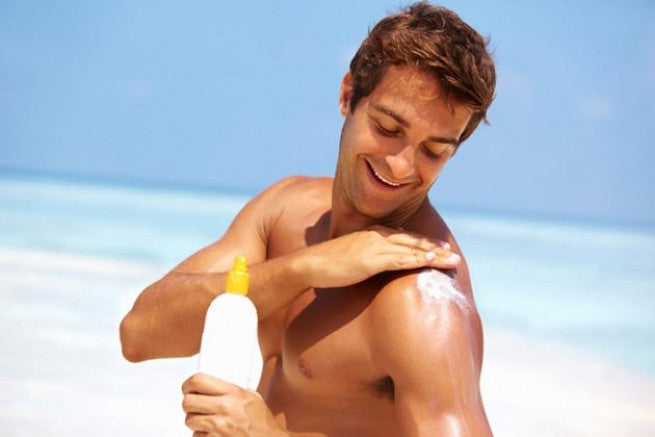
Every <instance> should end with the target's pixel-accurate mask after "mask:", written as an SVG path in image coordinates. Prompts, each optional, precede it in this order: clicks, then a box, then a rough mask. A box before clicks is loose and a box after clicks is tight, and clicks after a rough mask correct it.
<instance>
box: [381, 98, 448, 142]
mask: <svg viewBox="0 0 655 437" xmlns="http://www.w3.org/2000/svg"><path fill="white" fill-rule="evenodd" d="M371 106H372V107H373V109H375V110H376V111H379V112H382V113H383V114H386V115H388V116H389V117H391V118H393V119H395V120H396V121H397V122H398V123H399V124H400V125H401V126H403V127H408V126H409V123H408V122H407V120H405V119H404V118H403V117H402V116H401V115H400V114H398V113H397V112H396V111H394V110H393V109H391V108H389V107H387V106H384V105H381V104H379V103H374V104H373V105H371ZM428 139H429V140H430V141H434V142H435V143H443V144H452V145H453V146H455V147H457V145H459V140H458V139H457V138H450V137H435V136H431V137H428Z"/></svg>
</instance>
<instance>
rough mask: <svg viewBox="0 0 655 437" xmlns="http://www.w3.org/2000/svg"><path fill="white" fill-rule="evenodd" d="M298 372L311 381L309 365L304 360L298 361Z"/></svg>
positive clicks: (311, 374)
mask: <svg viewBox="0 0 655 437" xmlns="http://www.w3.org/2000/svg"><path fill="white" fill-rule="evenodd" d="M298 370H300V373H302V374H303V375H304V376H305V377H306V378H308V379H312V378H313V377H314V374H313V373H312V368H311V367H309V363H308V362H307V360H305V359H304V358H301V359H299V360H298Z"/></svg>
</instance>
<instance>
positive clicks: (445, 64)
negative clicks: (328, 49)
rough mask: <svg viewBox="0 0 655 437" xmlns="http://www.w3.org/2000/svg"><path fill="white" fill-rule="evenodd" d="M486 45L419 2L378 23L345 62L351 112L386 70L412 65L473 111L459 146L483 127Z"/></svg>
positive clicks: (488, 92)
mask: <svg viewBox="0 0 655 437" xmlns="http://www.w3.org/2000/svg"><path fill="white" fill-rule="evenodd" d="M487 45H488V41H487V40H485V39H484V38H482V36H480V34H478V33H477V32H476V31H475V30H474V29H473V28H472V27H471V26H469V25H468V24H466V23H465V22H464V21H462V19H461V18H459V16H457V14H455V13H454V12H452V11H451V10H449V9H446V8H443V7H440V6H436V5H432V4H430V3H428V2H423V1H422V2H418V3H414V4H413V5H411V6H409V7H407V8H404V9H402V10H401V11H400V12H399V13H397V14H393V15H389V16H388V17H386V18H383V19H382V20H381V21H380V22H379V23H378V24H376V25H375V27H373V29H372V30H370V31H369V34H368V36H367V37H366V39H365V40H364V41H363V42H362V45H361V46H360V47H359V50H358V51H357V53H356V54H355V56H354V57H353V59H352V61H351V62H350V72H351V74H352V77H353V87H354V89H353V95H352V99H351V102H350V110H351V111H354V110H355V107H356V106H357V103H358V102H359V100H361V99H362V98H363V97H366V96H368V95H369V94H371V93H372V92H373V89H374V88H375V86H376V85H377V84H378V83H379V82H380V80H381V79H382V77H383V76H384V73H385V72H386V71H387V69H388V68H389V66H392V65H395V66H405V65H413V66H416V67H418V68H419V69H420V70H421V71H424V72H426V73H428V74H429V75H431V76H432V77H434V78H435V79H436V80H437V81H438V82H439V85H440V86H441V88H442V89H443V91H444V93H445V95H446V97H447V98H450V97H452V98H454V99H455V100H456V101H458V102H461V103H464V104H465V105H467V106H468V107H470V108H471V109H473V115H472V116H471V120H470V121H469V124H468V125H467V126H466V129H465V130H464V132H463V133H462V137H461V138H460V143H461V142H463V141H464V140H466V139H467V138H468V137H469V136H470V135H471V134H472V133H473V131H474V130H475V129H476V127H477V126H478V124H480V121H484V122H485V123H487V117H486V114H487V108H489V106H490V105H491V102H492V101H493V99H494V88H495V86H496V71H495V69H494V63H493V60H492V59H491V55H490V54H489V52H487Z"/></svg>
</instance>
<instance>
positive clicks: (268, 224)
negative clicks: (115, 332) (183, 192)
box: [121, 3, 495, 437]
mask: <svg viewBox="0 0 655 437" xmlns="http://www.w3.org/2000/svg"><path fill="white" fill-rule="evenodd" d="M494 86H495V72H494V67H493V62H492V60H491V58H490V56H489V54H488V53H487V50H486V43H485V41H484V40H483V39H482V38H481V37H480V36H479V35H478V34H477V33H476V32H475V31H474V30H473V29H471V28H470V27H469V26H468V25H466V24H465V23H463V22H462V21H461V20H460V19H459V17H457V16H456V15H455V14H454V13H453V12H451V11H448V10H446V9H443V8H439V7H436V6H432V5H430V4H427V3H417V4H415V5H412V6H411V7H409V8H407V9H405V10H403V11H401V12H400V13H398V14H396V15H392V16H389V17H387V18H385V19H383V20H382V21H381V22H380V23H378V24H377V25H376V26H375V28H374V29H373V30H372V31H371V32H370V34H369V36H368V37H367V38H366V40H365V41H364V42H363V43H362V46H361V47H360V49H359V51H358V52H357V54H356V55H355V57H354V58H353V60H352V62H351V65H350V71H349V72H348V73H347V74H346V75H345V77H344V78H343V82H342V84H341V89H340V92H339V108H340V111H341V113H342V114H343V116H344V117H345V121H344V125H343V130H342V134H341V140H340V152H339V158H338V163H337V170H336V174H335V177H334V179H331V178H309V177H291V178H287V179H284V180H282V181H279V182H277V183H276V184H274V185H272V186H271V187H269V188H268V189H266V190H265V191H263V192H262V193H260V194H259V195H258V196H257V197H255V198H254V199H253V200H251V201H250V202H249V203H248V204H247V205H246V206H245V207H244V208H243V210H242V211H241V212H240V213H239V214H238V215H237V217H236V218H235V220H234V222H233V223H232V224H231V226H230V227H229V229H228V230H227V231H226V233H225V235H224V236H223V237H222V238H221V239H220V240H218V241H217V242H215V243H213V244H211V245H209V246H208V247H205V248H204V249H201V250H200V251H198V252H197V253H195V254H194V255H192V256H190V257H189V258H187V259H186V260H184V261H183V262H182V263H181V264H179V265H178V266H177V267H175V268H174V269H173V270H172V271H171V272H170V273H168V274H167V275H166V276H164V277H163V278H162V279H161V280H159V281H158V282H156V283H154V284H152V285H151V286H149V287H148V288H147V289H146V290H144V291H143V292H142V293H141V295H140V296H139V297H138V299H137V301H136V302H135V304H134V307H133V309H132V310H131V311H130V313H129V314H128V315H127V316H126V317H125V319H124V321H123V323H122V324H121V341H122V345H123V353H124V355H125V357H126V358H127V359H129V360H131V361H141V360H145V359H150V358H159V357H180V356H190V355H192V354H195V353H197V352H198V351H199V347H200V338H201V333H202V328H203V322H204V316H205V312H206V310H207V307H208V306H209V304H210V302H211V301H212V299H213V298H214V297H216V296H217V295H218V294H219V293H220V292H221V291H222V290H223V286H224V278H225V272H226V271H227V270H228V269H229V268H230V267H231V264H232V262H233V259H234V257H235V256H236V255H245V256H246V257H247V259H248V260H249V271H250V275H251V285H250V293H249V296H250V297H251V299H252V300H253V302H254V304H255V306H256V307H257V310H258V313H259V318H260V321H259V323H260V325H259V337H260V346H261V351H262V355H263V358H264V362H265V368H264V373H263V376H262V381H261V384H260V386H259V389H258V393H255V392H251V391H248V390H244V389H240V388H239V387H236V386H233V385H231V384H228V383H227V382H224V381H221V380H218V379H215V378H212V377H210V376H208V375H202V374H197V375H194V376H192V377H191V378H189V379H188V380H187V381H186V382H185V383H184V385H183V392H184V394H185V396H184V401H183V408H184V410H185V412H186V413H187V419H186V424H187V426H188V427H189V428H191V429H192V430H193V431H195V432H194V436H195V435H198V436H200V435H208V436H228V435H229V436H233V435H243V436H246V435H248V436H278V435H279V436H289V435H291V436H330V437H347V436H358V437H361V436H436V435H438V436H489V435H491V431H490V429H489V425H488V423H487V419H486V416H485V412H484V408H483V405H482V400H481V397H480V392H479V377H480V370H481V362H482V328H481V323H480V319H479V316H478V313H477V311H476V309H475V304H474V301H473V295H472V292H471V285H470V280H469V274H468V270H467V267H466V263H465V261H464V259H463V258H462V257H461V256H459V255H457V252H460V250H459V247H458V246H457V243H456V242H455V239H454V238H453V236H452V234H451V233H450V231H449V230H448V228H447V226H446V224H445V223H444V221H443V220H442V219H441V217H440V216H439V214H438V213H437V211H436V210H435V209H434V208H433V207H432V206H431V205H430V203H429V201H428V198H427V194H428V190H429V189H430V187H431V186H432V184H433V183H434V182H435V181H436V179H437V177H438V176H439V173H440V172H441V170H442V168H443V166H444V165H445V164H446V162H447V161H448V159H449V158H450V157H451V156H452V155H453V154H454V153H455V151H456V150H457V148H458V147H459V145H460V144H461V143H462V142H463V141H464V140H465V139H466V138H468V137H469V136H470V135H471V133H472V132H473V131H474V130H475V128H476V127H477V125H478V124H479V122H480V121H482V120H484V119H485V114H486V110H487V108H488V107H489V105H490V104H491V101H492V100H493V93H494ZM435 269H441V270H442V271H445V272H447V273H448V275H446V274H444V273H441V272H440V271H439V270H435Z"/></svg>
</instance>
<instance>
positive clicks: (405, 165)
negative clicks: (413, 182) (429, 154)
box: [385, 145, 416, 182]
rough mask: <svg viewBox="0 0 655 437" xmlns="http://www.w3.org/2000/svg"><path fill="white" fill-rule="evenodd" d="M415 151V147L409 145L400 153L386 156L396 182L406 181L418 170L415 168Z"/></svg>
mask: <svg viewBox="0 0 655 437" xmlns="http://www.w3.org/2000/svg"><path fill="white" fill-rule="evenodd" d="M414 152H415V150H414V148H413V147H411V146H409V145H408V146H405V147H403V148H402V149H401V150H399V151H398V153H396V154H393V155H387V156H386V158H385V159H386V161H387V165H388V166H389V169H390V170H391V176H393V178H394V179H395V182H401V181H406V180H408V179H411V178H412V177H413V176H414V173H415V171H416V169H415V168H414V164H415V163H414V160H415V159H414V154H415V153H414Z"/></svg>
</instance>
